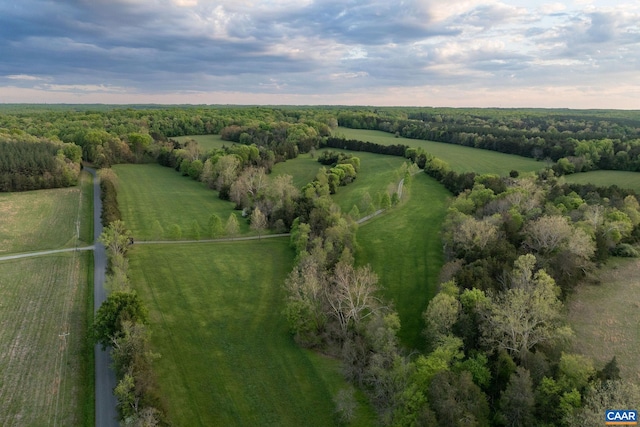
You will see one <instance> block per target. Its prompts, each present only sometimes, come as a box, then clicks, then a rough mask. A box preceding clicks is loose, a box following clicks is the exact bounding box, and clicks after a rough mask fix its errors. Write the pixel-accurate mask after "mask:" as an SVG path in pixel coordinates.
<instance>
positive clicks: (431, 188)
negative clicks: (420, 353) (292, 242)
mask: <svg viewBox="0 0 640 427" xmlns="http://www.w3.org/2000/svg"><path fill="white" fill-rule="evenodd" d="M407 196H408V198H407V199H406V200H405V201H403V202H402V203H401V204H400V205H398V206H397V207H395V208H392V209H391V210H389V211H388V212H387V213H385V214H384V215H383V216H381V217H377V218H375V219H373V220H371V221H370V222H368V223H365V224H363V225H361V226H360V228H359V229H358V235H357V240H358V251H357V254H356V261H357V263H358V264H360V265H364V264H367V263H369V264H371V266H372V268H373V270H374V271H375V272H376V273H377V274H378V276H379V279H380V281H379V285H380V287H381V288H382V289H383V294H384V297H385V299H386V300H388V301H392V302H393V304H394V308H395V309H396V311H397V312H398V315H399V316H400V321H401V329H400V333H399V337H400V339H401V341H402V343H403V344H404V345H406V346H407V347H409V348H411V349H418V350H423V349H424V346H425V343H424V338H423V337H422V330H423V329H424V322H423V320H422V313H423V311H424V310H425V309H426V308H427V304H428V302H429V300H430V299H431V298H432V297H433V296H434V295H435V294H436V292H437V287H438V275H439V272H440V268H441V267H442V263H443V257H442V240H441V236H440V228H441V226H442V221H443V220H444V217H445V215H446V203H447V199H448V198H449V197H450V196H451V194H450V193H449V192H448V191H446V190H445V189H444V187H442V185H440V184H439V183H438V182H437V181H436V180H435V179H433V178H430V177H428V176H427V175H426V174H424V173H419V174H417V175H414V176H413V177H412V180H411V185H410V188H409V189H408V194H407ZM407 196H405V195H403V199H405V197H407Z"/></svg>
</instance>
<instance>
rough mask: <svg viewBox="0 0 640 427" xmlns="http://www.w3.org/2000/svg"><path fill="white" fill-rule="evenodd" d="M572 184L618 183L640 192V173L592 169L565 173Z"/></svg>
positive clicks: (621, 186) (601, 185)
mask: <svg viewBox="0 0 640 427" xmlns="http://www.w3.org/2000/svg"><path fill="white" fill-rule="evenodd" d="M564 179H565V180H566V181H567V182H568V183H570V184H593V185H596V186H598V187H608V186H610V185H617V186H618V187H620V188H627V189H631V190H634V191H635V192H636V193H638V194H640V173H639V172H627V171H592V172H583V173H574V174H571V175H565V176H564Z"/></svg>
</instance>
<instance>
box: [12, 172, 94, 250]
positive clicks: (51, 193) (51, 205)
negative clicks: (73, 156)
mask: <svg viewBox="0 0 640 427" xmlns="http://www.w3.org/2000/svg"><path fill="white" fill-rule="evenodd" d="M92 191H93V190H92V187H91V178H90V175H89V174H88V173H86V172H83V173H82V175H81V184H80V185H78V186H76V187H70V188H58V189H52V190H36V191H26V192H23V193H0V254H9V253H16V252H28V251H36V250H46V249H58V248H63V247H73V246H74V245H75V244H76V243H80V242H78V239H77V235H78V234H77V232H78V229H77V228H76V226H77V221H80V220H81V221H80V224H81V227H80V240H81V242H82V243H89V241H90V240H91V236H90V233H91V230H92V228H91V226H92V223H87V221H86V220H85V218H88V217H89V216H90V214H89V211H88V210H87V209H90V208H91V197H92Z"/></svg>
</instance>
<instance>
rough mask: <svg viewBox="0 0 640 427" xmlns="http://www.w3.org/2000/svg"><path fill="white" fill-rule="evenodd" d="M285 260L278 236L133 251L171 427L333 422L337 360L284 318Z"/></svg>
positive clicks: (288, 257) (363, 416)
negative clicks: (305, 340)
mask: <svg viewBox="0 0 640 427" xmlns="http://www.w3.org/2000/svg"><path fill="white" fill-rule="evenodd" d="M256 260H259V262H256ZM292 264H293V251H292V249H290V248H289V246H288V239H286V238H285V239H275V240H263V241H260V242H259V241H253V242H249V241H247V242H233V243H213V244H212V243H203V244H184V245H149V246H146V245H145V246H137V247H134V248H133V249H132V251H131V256H130V266H131V276H132V283H134V287H135V288H136V289H137V291H138V292H139V293H140V295H141V296H142V298H143V299H144V301H145V302H146V304H147V307H148V308H149V311H150V318H151V333H152V347H153V351H155V352H158V353H160V354H161V355H162V357H161V358H160V359H158V361H157V362H155V363H156V364H155V368H154V370H155V372H156V374H157V376H158V378H159V388H160V390H159V391H160V395H162V396H163V397H164V400H165V404H166V406H167V410H168V416H169V419H170V421H171V423H172V424H173V425H185V426H186V425H188V426H198V425H203V426H204V425H206V426H210V425H220V426H231V425H278V426H289V425H290V426H300V425H308V426H312V425H317V426H326V425H333V424H335V422H334V419H333V416H332V413H333V409H334V407H333V402H332V398H333V396H334V395H335V393H336V392H337V391H338V390H339V389H340V388H341V387H344V386H345V383H344V380H343V379H342V377H341V375H340V373H339V367H338V364H337V362H335V361H333V360H330V359H326V358H324V357H322V356H320V355H317V354H314V353H312V352H309V351H306V350H303V349H301V348H300V347H298V346H297V345H296V344H295V343H294V342H293V340H292V339H291V337H290V336H289V334H288V332H287V326H286V321H285V318H284V316H283V315H282V309H283V303H284V293H283V290H282V284H283V282H284V279H285V277H286V275H287V274H288V273H289V271H290V270H291V267H292ZM358 422H359V423H360V425H370V424H371V423H372V422H373V418H371V413H370V412H367V410H365V409H361V412H360V417H359V421H358Z"/></svg>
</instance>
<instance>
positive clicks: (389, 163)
mask: <svg viewBox="0 0 640 427" xmlns="http://www.w3.org/2000/svg"><path fill="white" fill-rule="evenodd" d="M323 151H326V150H318V152H317V153H316V156H315V158H311V156H310V155H309V154H302V155H300V156H298V157H297V158H296V159H291V160H287V161H286V162H284V163H278V164H277V165H275V166H274V168H273V171H272V175H274V176H275V175H284V174H288V175H292V176H293V182H294V183H295V184H296V185H297V186H298V187H302V186H304V185H305V184H307V183H309V182H311V181H313V179H314V178H315V176H316V175H317V174H318V170H319V169H320V168H321V167H322V166H323V165H321V164H320V163H318V160H317V157H318V156H319V155H321V154H322V152H323ZM331 151H345V150H337V149H331ZM345 152H348V153H350V154H353V155H354V156H355V157H359V158H360V172H358V177H357V178H356V180H355V181H353V182H352V183H350V184H348V185H347V186H345V187H338V191H337V192H336V194H334V195H333V196H332V197H333V199H334V201H335V202H336V203H337V204H338V205H339V206H340V208H341V209H342V210H343V211H344V212H349V211H350V210H351V208H352V207H353V205H358V207H359V205H360V203H361V201H362V200H363V197H364V195H365V193H368V194H369V196H370V197H371V199H372V200H373V201H375V200H376V196H377V194H378V193H382V192H385V191H387V190H388V189H389V188H390V187H393V188H397V185H398V181H399V180H400V179H401V178H402V176H400V174H399V169H400V166H401V165H402V163H404V162H405V161H407V160H406V159H404V158H402V157H396V156H385V155H381V154H373V153H367V152H361V151H345ZM325 167H327V166H325ZM363 216H364V215H363Z"/></svg>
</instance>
